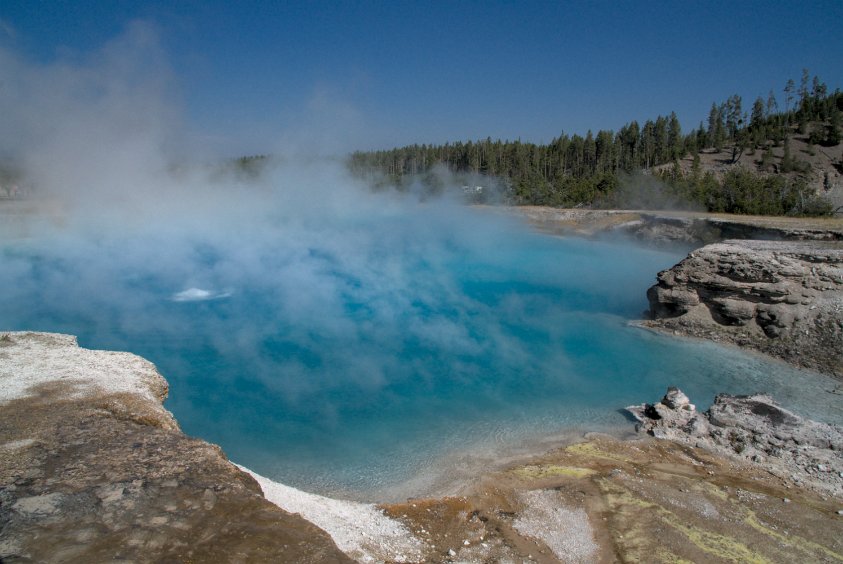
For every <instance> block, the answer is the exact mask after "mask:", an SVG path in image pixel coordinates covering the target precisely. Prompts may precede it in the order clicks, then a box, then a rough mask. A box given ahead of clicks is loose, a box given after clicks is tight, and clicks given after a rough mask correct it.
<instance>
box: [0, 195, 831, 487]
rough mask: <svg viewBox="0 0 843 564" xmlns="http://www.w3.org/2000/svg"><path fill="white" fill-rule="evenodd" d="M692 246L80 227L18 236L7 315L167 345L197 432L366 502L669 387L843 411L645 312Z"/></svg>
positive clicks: (487, 235) (781, 369)
mask: <svg viewBox="0 0 843 564" xmlns="http://www.w3.org/2000/svg"><path fill="white" fill-rule="evenodd" d="M683 256H684V251H683V252H679V251H677V252H663V251H655V250H651V249H645V248H641V247H637V246H634V245H630V244H626V243H623V242H620V241H614V242H613V241H587V240H582V239H571V238H556V237H550V236H544V235H539V234H535V233H533V232H531V231H530V230H528V229H527V228H525V227H524V226H522V225H520V224H517V223H515V222H513V221H512V220H508V219H505V218H501V217H496V216H492V215H490V214H486V213H478V212H471V211H467V210H466V209H465V208H458V207H452V206H433V205H429V206H420V205H413V206H410V205H407V204H400V205H398V204H395V205H378V206H377V207H371V208H366V209H364V210H362V211H359V210H357V211H356V212H354V213H351V212H349V211H348V210H336V209H335V210H332V211H328V212H325V213H324V214H322V215H316V214H312V215H308V214H305V215H304V216H301V215H293V214H285V213H283V212H278V213H272V214H267V215H266V216H264V217H263V218H262V219H261V221H255V222H248V223H243V222H234V221H232V222H229V223H225V222H222V223H220V222H217V223H215V224H214V225H213V227H208V226H206V227H202V228H198V227H197V225H190V226H181V227H177V226H172V225H169V226H155V228H151V227H149V226H143V227H140V226H134V227H131V228H126V229H120V230H117V229H113V228H108V229H106V228H105V227H104V226H103V225H98V226H91V225H88V226H85V227H80V226H77V227H73V228H72V227H68V226H64V227H62V228H61V229H52V228H50V229H44V231H43V234H42V235H41V236H39V237H38V238H36V239H27V240H17V241H7V242H5V243H4V244H3V246H2V251H0V285H2V287H3V288H4V291H3V292H2V293H0V320H2V328H3V329H8V330H40V331H58V332H64V333H71V334H75V335H78V337H79V342H80V344H81V345H82V346H85V347H89V348H104V349H114V350H127V351H131V352H134V353H137V354H139V355H142V356H144V357H146V358H148V359H150V360H151V361H153V362H154V363H155V364H156V365H157V366H158V368H159V370H160V372H161V373H162V374H163V375H164V376H165V377H166V378H167V380H168V381H169V382H170V385H171V390H170V399H169V400H168V401H167V403H166V407H167V408H168V409H170V410H171V411H172V412H173V413H174V414H175V416H176V417H177V418H178V420H179V423H180V424H181V426H182V428H183V429H184V431H185V432H186V433H188V434H191V435H195V436H199V437H202V438H204V439H207V440H209V441H211V442H214V443H217V444H219V445H221V446H222V447H223V449H224V450H225V452H226V453H227V454H228V456H229V457H230V458H231V459H232V460H234V461H236V462H238V463H240V464H242V465H244V466H247V467H249V468H251V469H253V470H255V471H256V472H258V473H260V474H263V475H264V476H267V477H270V478H273V479H275V480H278V481H281V482H284V483H286V484H290V485H293V486H296V487H300V488H303V489H306V490H310V491H315V492H319V493H329V494H335V495H336V494H340V495H344V496H347V497H357V498H376V497H379V496H380V497H383V496H384V495H388V493H385V492H393V493H394V492H399V493H400V494H401V495H410V494H414V493H416V494H418V493H423V492H424V490H425V489H426V488H429V487H431V485H432V484H433V483H434V482H435V481H436V480H437V479H438V478H440V477H441V474H442V472H451V471H453V470H454V468H455V467H457V466H459V465H460V464H463V462H465V463H466V464H470V463H471V461H472V460H474V461H475V462H477V461H482V460H484V456H494V453H495V452H499V451H506V450H507V449H509V448H511V447H513V446H514V445H519V444H525V443H528V442H530V441H533V440H537V439H540V438H542V437H548V436H553V435H559V434H564V433H565V432H566V430H570V429H591V430H610V429H614V430H617V429H625V430H631V429H632V424H631V423H630V422H629V421H628V419H627V418H626V417H625V416H624V415H623V414H622V413H621V412H620V411H619V410H620V409H621V408H623V407H624V406H626V405H628V404H632V403H640V402H643V401H650V400H654V399H656V398H658V397H660V395H661V394H662V393H663V392H664V390H665V388H666V387H667V386H668V385H679V386H680V387H681V388H682V389H683V390H685V391H686V392H687V393H688V395H689V396H690V397H691V399H692V400H693V401H695V402H696V403H698V405H702V406H703V407H705V406H707V404H708V402H710V401H711V399H712V398H713V396H714V394H715V393H716V392H731V393H750V392H755V391H769V392H771V393H773V394H774V396H775V397H776V398H777V399H779V401H781V402H782V403H783V404H785V405H786V406H789V407H792V408H794V409H796V410H797V411H800V412H802V413H803V414H806V415H808V416H811V417H814V418H817V419H820V420H825V421H830V422H838V423H839V422H841V421H843V408H841V406H840V405H839V403H840V402H839V401H838V402H836V401H834V400H835V399H837V398H836V396H833V395H831V394H826V393H824V392H823V390H825V389H829V388H832V387H834V386H835V383H834V382H832V381H831V380H830V379H827V378H824V377H822V376H819V375H817V374H813V373H808V372H802V371H798V370H795V369H793V368H791V367H788V366H786V365H784V364H780V363H776V362H771V361H767V360H764V359H762V358H759V357H756V356H751V355H747V354H742V353H741V352H739V351H736V350H734V349H725V348H720V347H717V346H715V345H713V344H707V343H695V342H687V341H681V340H675V339H670V338H666V337H663V336H659V335H655V334H652V333H649V332H647V331H644V330H641V329H637V328H634V327H630V326H628V321H629V320H631V319H635V318H638V317H640V315H641V313H642V311H643V310H644V309H645V308H646V307H647V303H646V298H645V292H646V289H647V288H648V287H649V286H650V285H651V284H652V283H653V282H654V280H655V275H656V273H657V272H658V271H659V270H661V269H664V268H666V267H669V266H671V265H673V264H674V263H676V262H677V261H678V260H680V259H681V258H682V257H683ZM490 453H491V454H490ZM443 461H450V462H448V463H444V462H443ZM454 461H457V462H454ZM460 461H462V462H460Z"/></svg>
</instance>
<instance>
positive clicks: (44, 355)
mask: <svg viewBox="0 0 843 564" xmlns="http://www.w3.org/2000/svg"><path fill="white" fill-rule="evenodd" d="M166 394H167V383H166V382H165V381H164V379H163V378H162V377H161V376H160V375H159V374H158V373H157V372H156V370H155V367H154V366H153V365H152V364H151V363H149V362H147V361H145V360H143V359H141V358H139V357H137V356H135V355H131V354H128V353H115V352H107V351H91V350H86V349H81V348H79V347H78V346H77V345H76V341H75V338H73V337H70V336H66V335H53V334H44V333H5V334H2V335H0V561H2V562H18V561H23V562H25V561H34V562H111V561H115V560H120V561H132V562H162V561H172V562H234V561H238V562H247V561H250V562H258V561H261V562H281V561H284V562H345V561H350V559H349V558H347V557H346V556H345V555H344V554H343V553H342V552H340V551H339V550H338V549H337V547H336V545H335V544H334V542H333V541H332V540H331V538H330V537H329V536H328V535H327V534H326V533H325V532H324V531H322V530H320V529H318V528H317V527H315V526H314V525H312V524H311V523H309V522H308V521H305V520H304V519H302V518H301V517H299V516H298V515H291V514H289V513H286V512H284V511H282V510H281V509H279V508H278V507H277V506H275V505H273V504H272V503H270V502H268V501H267V500H266V499H264V496H263V495H262V494H261V489H260V486H259V485H258V484H257V483H256V482H255V480H254V479H253V478H252V477H251V476H249V475H248V474H246V473H245V472H242V471H240V470H238V469H237V468H236V467H235V466H233V465H232V464H231V463H229V462H228V461H227V460H226V458H225V456H224V455H223V453H222V451H221V450H220V449H219V447H217V446H214V445H210V444H208V443H206V442H204V441H200V440H197V439H192V438H190V437H187V436H185V435H184V434H183V433H182V432H181V431H180V430H179V428H178V425H177V424H176V422H175V420H174V419H173V418H172V416H171V415H170V413H169V412H167V411H166V410H165V409H164V408H163V407H162V405H161V401H162V400H163V399H164V397H165V396H166Z"/></svg>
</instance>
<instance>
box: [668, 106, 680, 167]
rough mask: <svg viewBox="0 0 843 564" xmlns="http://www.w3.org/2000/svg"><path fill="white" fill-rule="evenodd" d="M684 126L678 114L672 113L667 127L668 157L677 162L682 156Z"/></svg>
mask: <svg viewBox="0 0 843 564" xmlns="http://www.w3.org/2000/svg"><path fill="white" fill-rule="evenodd" d="M682 153H683V147H682V126H681V125H680V124H679V118H678V117H676V112H670V121H669V122H668V125H667V157H668V158H669V159H671V160H676V159H678V158H679V157H681V156H682Z"/></svg>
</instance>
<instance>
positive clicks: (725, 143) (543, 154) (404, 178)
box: [348, 70, 843, 214]
mask: <svg viewBox="0 0 843 564" xmlns="http://www.w3.org/2000/svg"><path fill="white" fill-rule="evenodd" d="M783 105H784V107H780V106H779V103H778V101H777V99H776V97H775V95H774V94H773V92H772V91H771V92H770V93H769V95H768V96H767V97H766V99H764V98H761V97H758V98H757V99H756V100H755V101H754V102H753V104H752V105H751V107H750V109H749V111H747V110H745V109H744V104H743V101H742V99H741V97H740V96H739V95H733V96H730V97H729V98H728V99H727V100H725V101H724V102H722V103H719V104H718V103H713V104H712V107H711V111H710V112H709V116H708V122H707V123H706V124H704V123H700V124H699V127H697V128H695V129H692V130H690V131H688V132H684V131H683V129H682V126H681V124H680V122H679V119H678V118H677V116H676V114H675V113H674V112H671V113H670V114H669V115H667V116H661V115H660V116H658V117H657V118H656V119H654V120H652V119H651V120H647V121H645V122H644V123H643V124H639V123H638V122H637V121H631V122H629V123H627V124H626V125H624V126H623V127H621V128H620V129H619V130H618V131H612V130H599V131H598V132H597V133H596V134H594V133H593V132H592V131H591V130H589V131H588V132H587V133H586V135H585V136H581V135H579V134H574V135H568V134H565V133H563V134H562V135H560V136H559V137H557V138H555V139H553V140H552V141H551V142H550V143H548V144H535V143H528V142H522V141H520V140H516V141H501V140H499V139H498V140H494V141H493V140H492V139H491V138H486V139H485V140H478V141H468V142H459V141H458V142H455V143H445V144H444V145H426V144H423V145H418V144H416V145H409V146H406V147H400V148H395V149H390V150H383V151H369V152H363V151H358V152H354V153H352V154H351V155H350V157H349V160H348V166H349V167H350V169H351V171H352V172H353V173H354V174H356V175H358V176H361V177H367V178H370V179H371V180H372V181H373V182H375V183H377V184H379V185H381V186H384V185H390V186H395V187H398V188H399V189H400V188H402V187H406V186H407V185H409V184H410V183H413V182H421V183H422V184H423V185H425V184H428V185H435V175H434V174H432V173H433V172H434V171H435V170H436V168H437V167H446V168H447V169H448V170H449V171H451V172H453V173H457V174H460V173H470V174H477V175H484V176H489V177H495V178H499V179H501V185H502V187H503V188H502V190H501V192H502V197H503V198H504V199H505V200H506V201H507V202H508V203H512V204H531V205H548V206H564V207H572V206H578V205H589V206H593V207H607V206H613V207H614V206H622V205H623V204H624V201H623V200H624V198H626V197H628V196H629V195H628V194H625V191H624V189H623V188H624V185H625V184H626V178H627V177H628V176H629V175H636V174H641V173H644V174H651V175H653V174H655V176H657V177H658V178H660V179H661V180H663V181H664V182H665V183H666V184H667V188H666V189H667V190H668V191H672V192H673V194H671V195H672V196H673V197H675V198H680V197H681V198H685V199H686V200H687V203H688V204H689V205H694V206H697V207H698V206H703V207H705V208H706V209H708V210H709V211H728V212H733V213H770V214H785V213H822V212H823V211H824V210H823V209H822V206H820V205H818V204H817V203H816V202H813V201H812V200H811V198H810V194H809V193H808V192H809V191H808V190H807V186H806V182H805V181H804V180H803V179H800V178H798V173H800V172H803V173H804V172H807V170H806V165H807V163H802V162H800V161H799V160H798V159H796V158H795V157H793V155H791V154H790V150H789V143H790V138H791V136H792V135H793V134H794V133H796V132H798V133H800V134H804V135H808V136H809V139H810V141H809V142H810V143H811V144H817V145H826V146H833V145H837V144H839V143H840V135H841V124H840V122H841V111H843V93H841V92H840V91H839V89H838V90H835V91H834V92H831V93H829V92H828V88H827V86H826V85H825V84H824V83H823V82H822V81H821V80H820V79H819V78H818V77H816V76H815V77H814V78H813V80H811V78H810V76H809V73H808V71H807V70H805V71H804V72H803V75H802V80H801V82H800V85H799V87H798V88H797V87H796V84H795V82H794V81H793V80H789V81H788V82H787V84H786V85H785V88H784V99H783ZM774 147H783V148H784V156H783V157H774V155H773V148H774ZM723 150H727V155H728V158H729V159H730V160H731V161H732V162H737V160H738V159H740V157H741V155H743V154H744V153H745V152H747V151H750V152H754V151H758V150H760V151H762V153H763V154H762V155H761V157H760V161H759V162H760V164H759V170H760V171H761V172H762V173H764V174H760V175H759V174H756V173H753V172H751V171H740V172H735V173H734V174H733V173H728V174H726V175H725V176H724V177H723V178H722V180H718V179H716V178H715V177H714V176H713V175H712V174H711V173H702V172H700V170H699V153H700V152H701V151H723ZM728 150H731V154H729V153H728ZM689 155H691V156H693V157H695V161H694V162H695V169H694V170H692V171H691V173H690V174H686V173H683V172H682V171H681V167H679V165H678V162H679V160H680V159H682V158H683V157H686V156H689ZM671 163H674V166H673V167H669V166H668V167H665V166H664V165H670V164H671ZM665 168H667V170H664V169H665ZM654 169H655V170H660V171H661V172H655V173H654ZM790 172H795V173H797V175H791V176H788V177H779V178H776V179H769V178H767V176H768V174H767V173H790ZM750 177H751V178H752V182H750ZM782 183H783V184H782ZM757 192H760V193H761V195H759V194H756V193H757ZM751 194H754V195H751ZM762 195H764V197H763V198H762V197H761V196H762ZM744 196H746V197H744ZM764 199H769V200H775V201H778V205H772V204H771V203H770V202H767V203H765V204H764V205H763V206H756V205H754V204H752V202H757V201H760V200H764ZM738 202H743V204H739V203H738ZM768 204H769V205H768ZM653 205H656V204H653ZM761 209H764V210H767V211H764V212H761V211H760V210H761Z"/></svg>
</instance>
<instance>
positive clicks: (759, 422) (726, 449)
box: [627, 388, 843, 499]
mask: <svg viewBox="0 0 843 564" xmlns="http://www.w3.org/2000/svg"><path fill="white" fill-rule="evenodd" d="M627 410H628V411H629V412H630V413H632V414H633V416H634V417H635V418H636V419H637V420H638V425H637V429H638V431H639V432H643V433H647V434H649V435H651V436H654V437H656V438H659V439H669V440H672V441H677V442H681V443H685V444H689V445H692V446H695V447H700V448H705V449H707V450H710V451H713V452H715V453H718V454H725V455H727V456H730V457H738V458H741V459H744V460H747V461H751V462H755V463H760V464H763V465H764V467H765V468H766V469H767V470H769V471H770V472H771V473H773V474H775V475H777V476H780V477H782V478H785V479H787V480H789V481H792V482H794V483H796V484H797V485H802V486H807V487H810V488H812V489H815V490H817V491H820V492H824V493H827V494H830V495H833V496H835V497H837V498H841V499H843V429H841V428H840V427H837V426H833V425H828V424H825V423H818V422H816V421H811V420H808V419H803V418H802V417H800V416H799V415H797V414H795V413H793V412H791V411H789V410H787V409H785V408H783V407H782V406H780V405H778V404H777V403H776V402H775V401H774V400H773V398H771V397H770V396H767V395H764V394H755V395H750V396H731V395H728V394H720V395H718V396H717V397H716V398H715V399H714V404H713V405H712V406H711V408H709V410H708V411H706V412H700V411H698V410H697V409H696V407H695V406H694V405H693V404H692V403H691V402H690V401H689V399H688V397H687V396H686V395H685V394H684V393H682V392H681V391H680V390H678V389H677V388H668V391H667V394H666V395H665V396H664V398H662V400H661V401H659V402H657V403H654V404H643V405H638V406H630V407H628V408H627Z"/></svg>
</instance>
